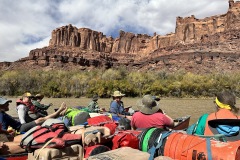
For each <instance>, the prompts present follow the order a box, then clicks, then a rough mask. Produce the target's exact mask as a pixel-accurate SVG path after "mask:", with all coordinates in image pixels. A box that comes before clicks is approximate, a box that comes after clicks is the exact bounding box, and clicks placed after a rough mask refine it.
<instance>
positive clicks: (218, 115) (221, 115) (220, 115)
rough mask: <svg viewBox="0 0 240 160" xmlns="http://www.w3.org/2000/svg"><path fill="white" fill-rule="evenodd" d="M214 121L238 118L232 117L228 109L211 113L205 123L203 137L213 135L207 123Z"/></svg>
mask: <svg viewBox="0 0 240 160" xmlns="http://www.w3.org/2000/svg"><path fill="white" fill-rule="evenodd" d="M214 119H239V117H238V116H236V115H234V114H233V113H232V112H231V111H230V110H228V109H219V111H217V112H214V113H211V114H210V115H209V116H208V118H207V121H206V125H205V131H204V135H214V133H213V132H212V131H211V129H210V126H209V124H208V121H210V120H214Z"/></svg>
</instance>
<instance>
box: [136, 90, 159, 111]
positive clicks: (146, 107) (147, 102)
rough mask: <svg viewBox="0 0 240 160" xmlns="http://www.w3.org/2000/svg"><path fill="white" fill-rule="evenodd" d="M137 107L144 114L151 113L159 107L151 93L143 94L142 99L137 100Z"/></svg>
mask: <svg viewBox="0 0 240 160" xmlns="http://www.w3.org/2000/svg"><path fill="white" fill-rule="evenodd" d="M138 108H139V110H140V112H142V113H144V114H153V113H156V112H157V111H158V110H159V109H160V108H159V105H158V104H157V102H156V101H155V100H154V99H153V97H152V96H151V95H145V96H144V97H143V98H142V100H141V101H139V102H138Z"/></svg>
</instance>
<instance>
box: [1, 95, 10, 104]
mask: <svg viewBox="0 0 240 160" xmlns="http://www.w3.org/2000/svg"><path fill="white" fill-rule="evenodd" d="M7 102H9V103H11V102H12V100H7V99H6V98H3V97H0V105H3V104H5V103H7Z"/></svg>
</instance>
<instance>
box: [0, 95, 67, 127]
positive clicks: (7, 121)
mask: <svg viewBox="0 0 240 160" xmlns="http://www.w3.org/2000/svg"><path fill="white" fill-rule="evenodd" d="M11 102H12V100H7V99H5V98H3V97H0V124H1V125H2V127H1V128H0V129H1V130H2V131H6V130H7V129H8V127H12V128H13V129H14V130H16V131H19V132H26V131H27V130H29V129H31V128H32V127H34V126H36V125H37V124H41V123H43V122H44V121H45V120H46V119H48V118H53V117H56V116H58V115H59V114H60V112H61V111H62V110H64V109H65V103H63V104H62V106H61V107H60V108H59V109H58V110H57V111H56V112H54V113H53V114H51V115H49V116H47V117H44V118H38V119H36V120H34V121H32V122H29V123H23V124H21V123H20V122H19V121H17V120H15V119H14V118H13V117H11V116H10V115H8V114H7V113H6V111H9V103H11Z"/></svg>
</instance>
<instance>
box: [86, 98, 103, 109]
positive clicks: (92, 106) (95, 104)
mask: <svg viewBox="0 0 240 160" xmlns="http://www.w3.org/2000/svg"><path fill="white" fill-rule="evenodd" d="M97 101H98V95H94V96H93V98H92V101H91V102H90V103H89V104H88V106H87V108H88V111H89V112H99V110H100V109H99V106H98V102H97Z"/></svg>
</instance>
